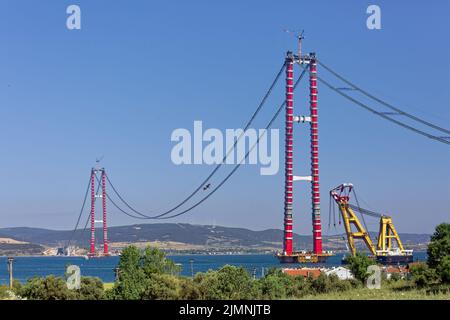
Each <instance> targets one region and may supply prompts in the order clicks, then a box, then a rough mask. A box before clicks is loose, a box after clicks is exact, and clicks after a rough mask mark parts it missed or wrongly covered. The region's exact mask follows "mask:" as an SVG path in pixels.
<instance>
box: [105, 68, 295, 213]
mask: <svg viewBox="0 0 450 320" xmlns="http://www.w3.org/2000/svg"><path fill="white" fill-rule="evenodd" d="M285 66H286V64H285V63H284V62H283V65H282V66H281V69H280V71H278V73H277V75H276V77H275V79H274V80H273V82H272V84H271V85H270V87H269V89H268V90H267V92H266V94H265V95H264V97H263V99H262V100H261V102H260V103H259V105H258V107H257V108H256V110H255V111H254V113H253V115H252V116H251V118H250V119H249V120H248V121H247V123H246V125H245V127H244V130H243V131H242V132H241V134H240V135H239V137H238V138H237V139H236V140H235V142H234V144H233V146H232V147H231V148H230V149H229V150H228V152H227V153H226V154H225V156H224V157H223V159H222V162H221V163H218V164H217V165H216V167H215V168H214V169H213V170H212V172H211V173H210V174H209V175H208V176H207V177H206V178H205V179H204V180H203V181H202V182H201V183H200V185H199V186H198V187H197V188H196V189H195V190H194V191H193V192H192V193H191V194H190V195H189V196H188V197H187V198H185V199H184V200H183V201H181V202H180V203H179V204H177V205H176V206H175V207H173V208H171V209H169V210H167V211H165V212H163V213H161V214H158V215H155V216H148V215H146V214H144V213H142V212H140V211H138V210H136V209H135V208H133V207H132V206H131V205H130V204H129V203H127V202H126V201H125V200H124V199H123V197H121V196H120V195H119V193H118V192H117V190H116V189H115V188H114V186H113V185H112V184H111V181H110V180H109V178H108V176H106V177H107V179H108V182H109V184H110V185H111V187H112V188H113V191H114V192H115V193H116V194H117V196H118V197H119V199H120V200H121V201H122V202H123V203H124V204H125V205H126V206H127V207H128V208H129V209H130V210H132V211H133V212H134V213H136V214H139V215H140V216H142V217H143V218H147V219H158V218H160V217H163V216H165V215H168V214H169V213H171V212H173V211H175V210H176V209H178V208H179V207H181V206H182V205H184V204H185V203H186V202H188V201H189V200H190V199H191V198H192V197H194V196H195V195H196V194H197V193H198V192H199V191H200V190H201V189H202V187H204V186H205V185H206V184H207V183H208V181H209V180H210V179H211V178H212V177H213V176H214V175H215V174H216V172H217V171H218V170H219V168H220V167H221V166H222V165H223V164H224V163H225V161H226V160H227V158H228V156H229V155H230V154H231V152H232V151H233V150H234V148H235V147H236V145H237V144H238V142H239V141H240V140H241V138H242V137H243V136H244V134H245V132H246V131H247V129H248V128H249V127H250V126H251V124H252V123H253V120H254V119H255V118H256V116H257V115H258V113H259V112H260V110H261V109H262V107H263V106H264V104H265V103H266V101H267V99H268V97H269V96H270V94H271V93H272V91H273V88H274V87H275V85H276V84H277V82H278V80H279V78H280V76H281V74H282V73H283V70H284V68H285ZM121 211H122V210H121ZM122 212H123V211H122Z"/></svg>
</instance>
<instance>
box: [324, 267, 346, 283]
mask: <svg viewBox="0 0 450 320" xmlns="http://www.w3.org/2000/svg"><path fill="white" fill-rule="evenodd" d="M322 272H323V273H325V274H326V275H327V276H330V275H332V274H334V275H336V276H337V277H338V278H339V279H340V280H347V279H353V274H352V272H351V271H350V270H349V269H347V268H344V267H334V268H331V269H322Z"/></svg>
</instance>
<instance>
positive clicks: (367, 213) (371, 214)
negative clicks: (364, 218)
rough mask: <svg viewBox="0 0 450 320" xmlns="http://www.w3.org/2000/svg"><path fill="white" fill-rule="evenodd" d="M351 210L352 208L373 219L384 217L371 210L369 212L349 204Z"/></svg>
mask: <svg viewBox="0 0 450 320" xmlns="http://www.w3.org/2000/svg"><path fill="white" fill-rule="evenodd" d="M348 206H349V207H350V208H352V209H353V210H355V211H358V212H359V213H361V214H365V215H368V216H371V217H376V218H381V217H382V216H383V215H382V214H381V213H378V212H375V211H371V210H367V209H364V208H361V207H357V206H355V205H353V204H349V205H348Z"/></svg>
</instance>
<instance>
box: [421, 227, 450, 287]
mask: <svg viewBox="0 0 450 320" xmlns="http://www.w3.org/2000/svg"><path fill="white" fill-rule="evenodd" d="M427 254H428V259H427V263H428V266H429V267H430V268H432V269H435V270H436V274H437V275H438V276H439V277H440V279H441V281H442V282H447V283H448V282H450V278H449V274H450V261H449V259H450V224H449V223H441V224H440V225H438V226H437V227H436V230H435V232H434V233H433V235H432V236H431V239H430V243H429V244H428V250H427Z"/></svg>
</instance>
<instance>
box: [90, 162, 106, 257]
mask: <svg viewBox="0 0 450 320" xmlns="http://www.w3.org/2000/svg"><path fill="white" fill-rule="evenodd" d="M97 173H100V174H101V179H100V180H98V177H97ZM96 180H97V181H98V183H99V184H100V186H99V187H101V188H102V191H101V194H97V190H96V189H95V187H96V183H95V181H96ZM106 197H107V194H106V172H105V169H104V168H93V169H92V170H91V243H90V250H89V256H91V257H93V256H95V255H96V254H95V223H97V222H101V223H102V224H103V255H105V256H106V255H109V249H108V227H107V224H106V218H107V212H106ZM97 198H102V209H103V219H102V220H100V221H96V220H95V201H96V199H97Z"/></svg>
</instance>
